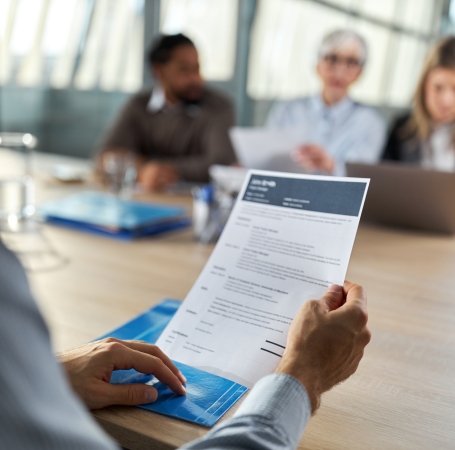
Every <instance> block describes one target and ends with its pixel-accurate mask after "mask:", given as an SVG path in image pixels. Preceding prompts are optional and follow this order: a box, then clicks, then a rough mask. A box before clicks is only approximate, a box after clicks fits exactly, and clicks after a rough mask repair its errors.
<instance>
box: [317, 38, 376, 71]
mask: <svg viewBox="0 0 455 450" xmlns="http://www.w3.org/2000/svg"><path fill="white" fill-rule="evenodd" d="M351 44H355V45H357V47H358V49H359V57H360V64H361V65H362V66H363V65H364V64H365V62H366V60H367V56H368V48H367V43H366V42H365V39H363V37H362V36H360V34H357V33H356V32H355V31H351V30H336V31H333V32H332V33H329V34H327V35H326V36H325V37H324V39H323V40H322V42H321V46H320V47H319V53H318V57H319V60H321V59H323V58H324V57H326V56H327V55H328V54H330V53H331V52H333V51H334V50H335V49H337V48H340V47H346V46H348V45H351Z"/></svg>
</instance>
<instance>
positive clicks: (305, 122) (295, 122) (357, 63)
mask: <svg viewBox="0 0 455 450" xmlns="http://www.w3.org/2000/svg"><path fill="white" fill-rule="evenodd" d="M366 59H367V47H366V43H365V41H364V39H363V38H362V37H361V36H359V35H358V34H357V33H355V32H353V31H348V30H339V31H335V32H333V33H331V34H329V35H327V36H326V37H325V38H324V39H323V41H322V44H321V47H320V49H319V58H318V64H317V67H316V70H317V73H318V75H319V77H320V79H321V81H322V91H321V93H319V94H317V95H313V96H310V97H304V98H298V99H295V100H290V101H287V102H281V103H278V104H276V105H275V106H274V107H273V108H272V110H271V111H270V113H269V117H268V119H267V126H268V127H271V128H286V127H288V128H298V129H299V130H300V132H301V136H302V145H301V146H300V147H299V149H298V150H297V151H296V152H295V153H294V155H293V158H294V159H295V161H296V163H298V164H300V165H301V166H302V167H303V168H304V169H306V170H307V171H308V172H316V173H324V174H332V175H344V173H345V163H346V162H369V163H374V162H377V161H378V160H379V158H380V154H381V150H382V148H383V145H384V140H385V132H386V128H385V123H384V120H383V119H382V117H381V116H380V115H379V114H378V113H377V112H376V111H375V110H374V109H373V108H371V107H368V106H365V105H362V104H360V103H357V102H354V101H353V100H351V99H350V98H349V97H348V90H349V88H350V87H351V85H352V84H353V83H355V82H356V81H357V79H358V78H359V77H360V75H361V73H362V69H363V67H364V65H365V62H366Z"/></svg>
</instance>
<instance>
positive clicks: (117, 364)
mask: <svg viewBox="0 0 455 450" xmlns="http://www.w3.org/2000/svg"><path fill="white" fill-rule="evenodd" d="M57 356H58V358H59V359H60V361H61V362H62V363H63V365H64V367H65V369H66V372H67V373H68V376H69V379H70V382H71V385H72V386H73V389H74V390H75V391H76V393H77V394H78V395H79V397H81V399H82V400H83V401H84V403H85V404H86V405H87V406H88V407H89V409H98V408H104V407H105V406H109V405H140V404H145V403H151V402H154V401H155V400H156V399H157V397H158V392H157V390H156V389H155V388H154V387H153V386H148V385H146V384H140V383H137V384H124V385H113V384H110V383H109V381H110V379H111V375H112V372H113V371H114V370H122V369H124V370H129V369H135V370H137V371H138V372H141V373H145V374H153V375H154V376H155V377H156V378H158V380H160V381H162V382H163V383H164V384H166V385H167V386H169V388H170V389H172V391H174V392H175V393H176V394H179V395H184V394H185V393H186V390H185V387H184V386H183V383H185V382H186V379H185V377H184V376H183V375H182V373H181V372H180V371H179V370H178V369H177V367H176V366H175V365H174V364H173V363H172V361H171V360H170V359H169V358H168V357H167V356H166V355H165V354H164V353H163V352H162V351H161V350H160V349H159V348H158V347H157V346H156V345H151V344H147V343H145V342H142V341H120V340H118V339H114V338H107V339H103V340H101V341H96V342H91V343H89V344H86V345H83V346H81V347H77V348H75V349H73V350H68V351H66V352H63V353H60V354H59V355H57Z"/></svg>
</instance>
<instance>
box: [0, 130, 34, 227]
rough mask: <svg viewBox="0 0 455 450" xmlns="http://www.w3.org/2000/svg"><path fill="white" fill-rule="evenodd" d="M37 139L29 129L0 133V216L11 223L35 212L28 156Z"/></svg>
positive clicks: (29, 157)
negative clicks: (21, 131) (22, 131)
mask: <svg viewBox="0 0 455 450" xmlns="http://www.w3.org/2000/svg"><path fill="white" fill-rule="evenodd" d="M37 143H38V140H37V139H36V137H35V136H32V135H31V134H29V133H26V134H23V133H0V148H1V149H2V150H1V153H0V161H1V162H2V163H0V220H2V221H7V222H8V223H10V224H11V225H13V224H14V223H16V224H17V223H18V222H19V221H22V220H24V219H29V218H31V217H32V216H33V214H34V213H35V184H34V181H33V177H32V168H31V156H32V150H33V149H34V148H35V147H36V144H37ZM3 149H4V150H3Z"/></svg>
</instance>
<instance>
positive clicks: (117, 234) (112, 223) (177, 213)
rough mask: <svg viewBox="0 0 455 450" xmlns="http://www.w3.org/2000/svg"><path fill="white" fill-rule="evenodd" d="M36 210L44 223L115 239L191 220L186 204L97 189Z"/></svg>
mask: <svg viewBox="0 0 455 450" xmlns="http://www.w3.org/2000/svg"><path fill="white" fill-rule="evenodd" d="M38 212H39V214H40V215H41V217H42V218H43V219H44V220H46V221H47V222H48V223H52V224H55V225H60V226H65V227H67V228H72V229H75V230H79V231H85V232H89V233H94V234H99V235H103V236H109V237H114V238H118V239H133V238H137V237H141V236H150V235H153V234H157V233H162V232H165V231H171V230H176V229H179V228H184V227H187V226H189V225H190V223H191V221H190V219H189V216H188V211H187V210H186V208H183V207H180V206H167V205H157V204H150V203H145V202H137V201H131V200H122V199H118V198H116V197H114V196H112V195H109V194H103V193H100V192H84V193H81V194H76V195H72V196H70V197H66V198H64V199H61V200H56V201H51V202H48V203H45V204H44V205H41V206H40V207H39V208H38Z"/></svg>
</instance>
